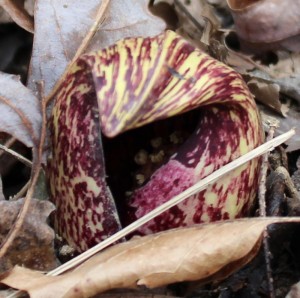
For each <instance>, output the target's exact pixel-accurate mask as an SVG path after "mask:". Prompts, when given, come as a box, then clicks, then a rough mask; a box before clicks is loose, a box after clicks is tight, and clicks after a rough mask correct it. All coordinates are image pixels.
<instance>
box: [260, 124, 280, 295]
mask: <svg viewBox="0 0 300 298" xmlns="http://www.w3.org/2000/svg"><path fill="white" fill-rule="evenodd" d="M277 127H278V125H277V123H274V124H270V129H269V133H268V137H267V141H270V140H272V139H273V137H274V133H275V130H276V128H277ZM268 158H269V152H267V153H265V154H264V155H263V158H262V159H263V160H262V165H261V171H260V182H259V190H258V199H259V215H260V216H261V217H266V179H267V170H268ZM263 247H264V254H265V263H266V270H267V277H268V286H269V294H270V298H275V291H274V285H273V277H272V268H271V261H270V256H271V252H270V247H269V242H268V230H267V228H265V230H264V232H263Z"/></svg>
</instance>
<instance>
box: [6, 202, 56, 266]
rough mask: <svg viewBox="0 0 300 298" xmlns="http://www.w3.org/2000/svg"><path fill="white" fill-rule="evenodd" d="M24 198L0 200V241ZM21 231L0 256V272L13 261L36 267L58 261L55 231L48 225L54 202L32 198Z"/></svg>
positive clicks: (9, 227)
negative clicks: (4, 253) (55, 248)
mask: <svg viewBox="0 0 300 298" xmlns="http://www.w3.org/2000/svg"><path fill="white" fill-rule="evenodd" d="M23 202H24V200H23V199H20V200H18V201H4V200H2V201H0V243H1V242H2V241H3V239H4V238H5V236H6V235H7V233H8V232H9V231H10V229H11V228H12V226H13V223H14V222H15V220H16V217H17V215H18V213H19V211H20V208H21V206H22V204H23ZM29 208H30V209H29V212H28V214H27V217H26V219H25V222H24V224H23V226H22V228H21V230H20V233H19V234H18V236H17V237H16V238H15V240H14V242H13V245H12V246H11V248H10V250H9V251H8V253H7V254H6V255H5V257H4V258H3V259H1V260H0V272H3V271H6V270H9V269H11V268H12V267H13V266H14V265H15V264H19V265H22V266H26V267H28V268H32V269H36V270H51V269H53V268H55V267H56V266H57V265H58V262H57V260H56V256H55V251H54V232H53V230H52V229H51V228H50V227H49V226H48V225H47V223H46V221H47V218H48V216H49V214H50V213H51V212H52V211H53V210H54V206H53V205H52V204H51V203H50V202H48V201H39V200H34V199H33V200H32V201H31V203H30V207H29Z"/></svg>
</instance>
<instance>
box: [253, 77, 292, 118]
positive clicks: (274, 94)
mask: <svg viewBox="0 0 300 298" xmlns="http://www.w3.org/2000/svg"><path fill="white" fill-rule="evenodd" d="M247 85H248V87H249V89H250V91H251V92H252V94H253V95H254V96H255V98H256V99H257V100H258V101H260V102H261V103H263V104H264V105H266V106H268V107H270V108H272V109H273V110H275V111H277V112H278V113H279V114H281V115H282V116H286V115H287V112H288V108H287V106H286V105H283V104H281V102H280V100H279V92H280V86H279V85H278V84H276V83H272V82H271V81H267V80H264V79H259V78H252V79H251V80H250V81H249V82H247Z"/></svg>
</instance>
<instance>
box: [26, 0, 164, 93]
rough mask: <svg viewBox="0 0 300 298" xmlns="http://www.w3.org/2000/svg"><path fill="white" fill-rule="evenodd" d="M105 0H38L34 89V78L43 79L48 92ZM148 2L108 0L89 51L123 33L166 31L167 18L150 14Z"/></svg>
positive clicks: (32, 73) (32, 79) (32, 85)
mask: <svg viewBox="0 0 300 298" xmlns="http://www.w3.org/2000/svg"><path fill="white" fill-rule="evenodd" d="M103 1H104V0H102V1H95V0H87V1H81V0H75V1H67V0H64V1H61V0H54V1H43V0H39V1H37V2H36V7H35V24H36V29H35V36H34V44H33V53H32V59H31V71H30V73H29V78H28V86H29V87H30V88H31V89H32V90H35V89H36V86H35V83H34V82H35V81H39V80H44V82H45V95H48V94H49V92H50V91H51V89H52V88H53V86H54V85H55V83H56V82H57V80H58V79H59V78H60V76H61V75H62V74H63V72H64V71H65V69H66V67H67V65H68V63H69V62H70V61H71V60H72V58H73V57H74V55H75V53H76V51H77V49H78V48H79V46H80V45H81V43H82V41H83V39H84V37H85V36H86V35H87V33H88V32H89V29H90V28H91V27H92V25H93V23H94V22H96V16H97V14H96V12H97V10H99V7H100V6H101V5H102V3H103ZM147 3H148V1H147V0H142V1H134V0H130V1H118V0H111V1H109V4H108V5H109V6H108V9H107V12H106V13H105V20H104V22H103V23H102V24H101V26H100V28H99V30H98V31H97V32H96V33H95V36H94V38H93V40H92V43H91V44H90V45H89V49H88V51H90V50H95V49H97V50H99V49H101V48H103V47H106V46H108V45H110V44H112V43H114V42H116V41H117V40H119V39H121V38H124V37H129V36H151V35H155V34H158V33H160V32H161V31H163V30H164V28H165V25H164V22H163V21H162V20H160V19H159V18H157V17H154V16H152V15H151V14H150V12H149V11H148V9H147ZM129 11H130V17H128V12H129ZM45 36H47V38H45Z"/></svg>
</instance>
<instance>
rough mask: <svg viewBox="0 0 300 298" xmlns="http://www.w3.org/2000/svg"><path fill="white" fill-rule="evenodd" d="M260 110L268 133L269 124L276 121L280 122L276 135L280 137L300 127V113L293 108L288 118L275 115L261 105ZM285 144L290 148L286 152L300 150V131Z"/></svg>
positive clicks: (297, 130)
mask: <svg viewBox="0 0 300 298" xmlns="http://www.w3.org/2000/svg"><path fill="white" fill-rule="evenodd" d="M259 110H260V113H261V116H262V120H263V123H264V124H266V129H265V130H266V131H267V130H268V123H270V122H271V123H272V122H274V121H278V122H279V127H278V128H276V133H275V135H280V134H282V133H284V132H286V131H288V130H290V129H291V128H294V127H296V128H297V127H299V121H300V112H299V111H297V110H296V109H295V108H293V107H291V108H290V109H289V111H288V112H287V115H286V117H282V116H280V115H278V113H275V112H273V111H271V110H270V109H268V108H266V107H264V106H262V105H259ZM285 144H286V145H288V147H287V148H286V149H285V150H286V152H291V151H295V150H298V149H300V130H299V129H296V133H295V134H294V135H293V136H292V137H291V138H290V139H289V140H287V141H286V142H285Z"/></svg>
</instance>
